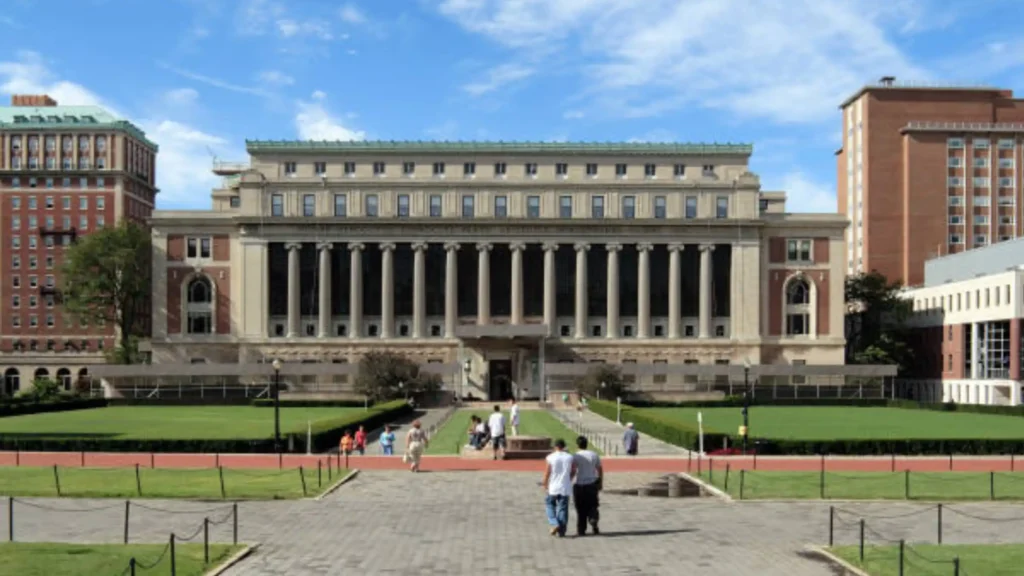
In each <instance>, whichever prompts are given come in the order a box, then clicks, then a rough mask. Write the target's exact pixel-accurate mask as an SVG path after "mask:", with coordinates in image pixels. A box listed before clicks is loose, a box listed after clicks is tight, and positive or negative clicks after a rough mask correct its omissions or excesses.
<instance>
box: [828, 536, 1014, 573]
mask: <svg viewBox="0 0 1024 576" xmlns="http://www.w3.org/2000/svg"><path fill="white" fill-rule="evenodd" d="M829 551H830V552H832V553H833V554H835V555H836V556H839V557H840V558H842V559H843V560H846V561H847V562H849V563H850V564H853V565H854V566H856V567H858V568H861V569H862V570H864V571H865V572H867V573H868V574H871V576H897V575H898V574H904V575H905V576H918V575H925V574H929V575H946V574H953V558H955V557H959V558H960V574H965V575H966V574H983V575H984V576H1016V575H1017V574H1020V573H1021V566H1022V565H1024V545H1021V544H983V545H962V544H954V545H949V544H944V545H942V546H936V545H931V544H909V545H907V546H906V548H905V549H904V553H903V558H904V563H903V567H904V570H903V572H900V569H899V546H865V547H864V562H863V563H862V562H861V561H860V548H859V546H836V547H835V548H830V549H829Z"/></svg>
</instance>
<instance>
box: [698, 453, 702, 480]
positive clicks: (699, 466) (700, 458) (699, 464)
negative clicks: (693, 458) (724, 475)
mask: <svg viewBox="0 0 1024 576" xmlns="http://www.w3.org/2000/svg"><path fill="white" fill-rule="evenodd" d="M701 456H702V455H701V454H697V476H700V475H701V470H700V469H701V460H703V458H702V457H701Z"/></svg>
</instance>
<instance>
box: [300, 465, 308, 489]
mask: <svg viewBox="0 0 1024 576" xmlns="http://www.w3.org/2000/svg"><path fill="white" fill-rule="evenodd" d="M299 480H301V481H302V495H303V496H305V495H306V472H305V471H304V470H303V469H302V466H299Z"/></svg>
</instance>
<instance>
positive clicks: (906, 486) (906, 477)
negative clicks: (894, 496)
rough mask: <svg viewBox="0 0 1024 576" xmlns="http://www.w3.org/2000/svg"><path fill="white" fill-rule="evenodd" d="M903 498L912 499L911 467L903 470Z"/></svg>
mask: <svg viewBox="0 0 1024 576" xmlns="http://www.w3.org/2000/svg"><path fill="white" fill-rule="evenodd" d="M903 499H904V500H910V468H907V469H906V470H904V471H903Z"/></svg>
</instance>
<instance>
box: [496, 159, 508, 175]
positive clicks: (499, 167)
mask: <svg viewBox="0 0 1024 576" xmlns="http://www.w3.org/2000/svg"><path fill="white" fill-rule="evenodd" d="M507 170H508V166H507V165H506V164H505V163H504V162H495V163H494V175H495V176H504V175H505V172H506V171H507Z"/></svg>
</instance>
